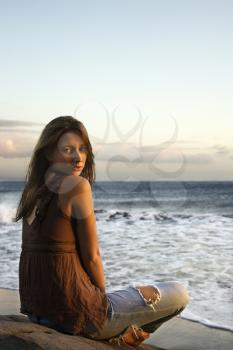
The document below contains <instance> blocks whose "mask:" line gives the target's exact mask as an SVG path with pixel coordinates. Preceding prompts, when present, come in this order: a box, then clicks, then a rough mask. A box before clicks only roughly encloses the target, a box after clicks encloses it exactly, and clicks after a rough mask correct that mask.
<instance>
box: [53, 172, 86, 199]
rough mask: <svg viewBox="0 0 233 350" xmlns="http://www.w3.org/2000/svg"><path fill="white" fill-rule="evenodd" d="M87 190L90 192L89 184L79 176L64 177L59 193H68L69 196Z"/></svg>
mask: <svg viewBox="0 0 233 350" xmlns="http://www.w3.org/2000/svg"><path fill="white" fill-rule="evenodd" d="M89 190H91V186H90V182H89V181H88V180H87V179H86V178H84V177H82V176H80V175H77V176H74V175H69V176H66V177H65V178H64V179H63V181H62V183H61V187H60V191H61V193H64V194H65V193H69V194H71V195H73V194H75V193H81V192H86V191H89Z"/></svg>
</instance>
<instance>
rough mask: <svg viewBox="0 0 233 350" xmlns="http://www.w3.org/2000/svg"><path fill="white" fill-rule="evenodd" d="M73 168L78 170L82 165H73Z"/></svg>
mask: <svg viewBox="0 0 233 350" xmlns="http://www.w3.org/2000/svg"><path fill="white" fill-rule="evenodd" d="M73 169H74V170H80V169H82V165H79V166H74V167H73Z"/></svg>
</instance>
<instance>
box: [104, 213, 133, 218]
mask: <svg viewBox="0 0 233 350" xmlns="http://www.w3.org/2000/svg"><path fill="white" fill-rule="evenodd" d="M119 216H123V217H124V218H127V219H128V218H130V217H131V215H130V214H129V213H128V212H127V211H122V212H120V211H116V212H115V213H113V214H111V215H109V219H117V217H119Z"/></svg>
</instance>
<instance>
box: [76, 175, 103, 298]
mask: <svg viewBox="0 0 233 350" xmlns="http://www.w3.org/2000/svg"><path fill="white" fill-rule="evenodd" d="M74 181H76V185H75V186H74V187H73V189H72V191H71V199H70V200H71V208H72V216H73V217H75V218H76V221H77V227H76V228H75V231H76V239H77V244H78V247H79V251H80V258H81V260H82V263H83V265H84V269H85V270H86V272H87V273H88V275H89V277H90V279H91V281H92V283H93V284H94V285H96V286H97V287H98V288H99V289H100V290H102V291H103V292H105V277H104V270H103V264H102V259H101V255H100V249H99V244H98V238H97V228H96V219H95V213H94V207H93V200H92V192H91V186H90V183H89V181H88V180H87V179H85V178H83V177H81V176H80V177H78V181H77V179H75V180H74Z"/></svg>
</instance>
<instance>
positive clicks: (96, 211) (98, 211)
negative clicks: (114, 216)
mask: <svg viewBox="0 0 233 350" xmlns="http://www.w3.org/2000/svg"><path fill="white" fill-rule="evenodd" d="M106 211H107V210H105V209H95V210H94V212H95V213H96V214H99V213H106Z"/></svg>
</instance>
